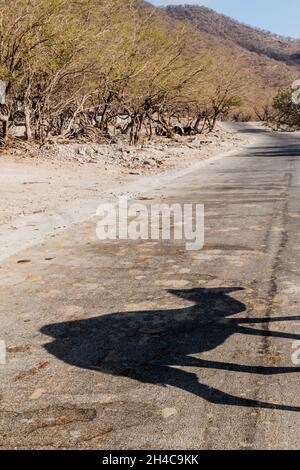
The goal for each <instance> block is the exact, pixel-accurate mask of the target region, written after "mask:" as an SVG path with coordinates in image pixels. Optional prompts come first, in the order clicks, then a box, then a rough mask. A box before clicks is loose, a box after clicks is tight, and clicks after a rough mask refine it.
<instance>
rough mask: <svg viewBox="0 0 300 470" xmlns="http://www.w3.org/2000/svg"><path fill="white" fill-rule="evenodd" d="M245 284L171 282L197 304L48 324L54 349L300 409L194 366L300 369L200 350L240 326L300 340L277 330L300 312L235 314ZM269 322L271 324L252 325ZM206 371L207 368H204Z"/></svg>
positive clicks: (84, 360)
mask: <svg viewBox="0 0 300 470" xmlns="http://www.w3.org/2000/svg"><path fill="white" fill-rule="evenodd" d="M239 290H243V289H241V288H217V289H212V288H211V289H190V290H170V291H169V292H170V293H171V294H174V295H176V296H179V297H180V298H184V299H188V300H190V301H192V302H194V303H195V305H193V306H191V307H186V308H180V309H174V310H157V311H137V312H124V313H122V312H119V313H112V314H107V315H101V316H98V317H93V318H88V319H83V320H78V321H70V322H63V323H57V324H52V325H47V326H44V327H43V328H42V329H41V331H42V333H44V334H45V335H48V336H50V337H52V338H54V339H53V341H52V342H50V343H48V344H46V345H45V348H46V350H47V351H48V352H49V353H50V354H52V355H54V356H55V357H57V358H58V359H59V360H61V361H64V362H65V363H67V364H71V365H74V366H76V367H80V368H85V369H90V370H95V371H101V372H103V373H107V374H110V375H114V376H120V377H131V378H132V379H134V380H137V381H140V382H143V383H151V384H156V385H162V386H172V387H176V388H179V389H183V390H185V391H186V392H189V393H192V394H194V395H196V396H198V397H201V398H202V399H204V400H207V401H208V402H210V403H215V404H218V405H231V406H243V407H256V408H257V407H258V408H265V409H277V410H286V411H300V408H299V407H296V406H292V405H288V404H273V403H267V402H263V401H259V400H255V399H250V398H249V399H248V398H243V397H238V396H234V395H231V394H228V393H225V392H222V391H220V390H218V389H216V388H213V387H210V386H209V384H204V383H201V382H200V381H199V379H198V375H199V374H197V375H196V374H195V373H193V372H190V371H188V370H186V369H185V368H186V367H190V368H200V369H201V368H202V369H213V370H223V371H230V372H237V373H247V374H262V375H271V374H287V373H297V372H298V373H299V372H300V367H269V366H267V367H265V366H259V365H257V366H252V365H242V364H236V363H230V362H219V361H213V360H206V359H201V358H198V357H193V355H199V354H200V353H203V352H206V351H213V350H214V349H215V348H217V347H218V346H220V345H221V344H223V343H224V342H225V341H226V340H228V339H229V338H230V337H231V336H232V335H234V334H241V335H245V341H246V336H248V335H254V336H265V337H266V336H267V337H274V338H286V339H288V340H298V339H300V335H295V334H289V333H285V332H282V333H281V332H278V331H271V330H270V329H269V325H270V323H271V322H274V321H276V322H280V321H284V322H285V321H291V320H293V321H294V320H300V317H287V318H286V317H280V318H268V319H263V318H262V319H260V318H236V319H235V318H232V317H233V316H234V315H236V314H238V313H241V312H244V311H245V310H246V306H245V304H243V303H242V302H240V301H238V300H236V299H234V298H233V297H231V296H230V294H231V293H232V292H234V291H239ZM251 324H253V325H259V324H266V325H267V326H266V328H265V329H258V328H255V327H254V328H253V327H251V326H249V325H251ZM200 377H201V374H200Z"/></svg>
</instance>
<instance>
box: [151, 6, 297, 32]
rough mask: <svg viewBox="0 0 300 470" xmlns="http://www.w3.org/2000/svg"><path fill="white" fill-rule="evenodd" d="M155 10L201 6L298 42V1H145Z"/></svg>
mask: <svg viewBox="0 0 300 470" xmlns="http://www.w3.org/2000/svg"><path fill="white" fill-rule="evenodd" d="M148 1H150V3H153V4H154V5H158V6H166V5H171V4H172V5H180V4H184V3H187V4H189V5H205V6H207V7H209V8H212V9H213V10H216V11H218V12H221V13H224V14H225V15H228V16H231V17H232V18H235V19H237V20H239V21H243V22H244V23H247V24H249V25H253V26H258V27H260V28H263V29H267V30H268V31H271V32H274V33H277V34H281V35H283V36H291V37H294V38H300V0H203V1H201V0H148Z"/></svg>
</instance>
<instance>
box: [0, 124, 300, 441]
mask: <svg viewBox="0 0 300 470" xmlns="http://www.w3.org/2000/svg"><path fill="white" fill-rule="evenodd" d="M237 128H238V127H237V126H233V129H237ZM239 130H240V131H242V132H246V133H249V135H253V136H256V140H255V144H253V145H252V146H250V147H249V148H247V149H245V150H244V151H242V152H238V153H236V154H232V155H230V156H226V157H222V158H213V159H210V160H207V161H206V162H205V164H204V165H203V167H202V169H198V170H197V171H191V172H190V173H187V174H186V175H184V176H182V177H180V178H177V179H175V180H173V181H171V182H169V184H167V185H163V187H159V185H158V187H157V188H156V189H155V190H153V191H151V192H150V193H149V194H148V195H147V197H143V201H141V202H143V203H144V204H147V205H148V204H151V203H152V202H153V203H154V202H155V203H157V202H164V203H174V202H179V203H181V204H182V203H203V204H204V205H205V246H204V249H203V250H201V251H187V250H186V249H185V243H183V242H181V241H176V242H174V241H164V242H162V241H160V242H158V241H112V242H110V241H105V242H101V241H99V240H97V238H96V234H95V223H96V219H95V220H92V221H89V222H86V223H83V224H80V225H76V226H73V227H72V228H70V229H68V230H66V231H64V232H62V233H60V234H58V235H57V236H56V237H50V239H48V240H45V241H44V243H42V244H40V245H37V246H33V247H31V248H29V249H27V250H25V251H23V252H21V253H18V254H17V255H15V256H12V257H10V258H9V259H7V260H6V261H3V262H2V263H1V268H0V283H1V288H0V295H1V307H0V325H1V326H0V328H1V333H0V340H2V341H5V344H6V348H7V355H6V364H3V365H0V374H1V384H0V387H1V390H0V392H1V395H0V446H2V448H19V449H20V448H45V449H60V448H62V449H67V448H72V449H297V448H299V443H300V397H299V372H300V353H299V354H298V350H300V311H299V305H300V251H299V245H300V202H299V200H300V137H299V135H297V134H285V133H283V134H275V133H272V132H267V131H264V130H262V129H259V128H255V127H251V126H240V127H239ZM2 346H3V343H2Z"/></svg>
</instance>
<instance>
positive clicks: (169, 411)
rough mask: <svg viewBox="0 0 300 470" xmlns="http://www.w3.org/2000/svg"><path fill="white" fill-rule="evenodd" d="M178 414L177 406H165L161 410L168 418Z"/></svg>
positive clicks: (164, 416)
mask: <svg viewBox="0 0 300 470" xmlns="http://www.w3.org/2000/svg"><path fill="white" fill-rule="evenodd" d="M177 414H178V412H177V410H176V409H175V408H164V409H163V410H161V415H162V417H163V418H164V419H168V418H170V417H171V416H175V415H177Z"/></svg>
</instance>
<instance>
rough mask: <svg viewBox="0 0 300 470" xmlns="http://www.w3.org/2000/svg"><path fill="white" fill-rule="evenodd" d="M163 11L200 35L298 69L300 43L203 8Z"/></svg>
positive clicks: (188, 7) (173, 8)
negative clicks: (235, 45)
mask: <svg viewBox="0 0 300 470" xmlns="http://www.w3.org/2000/svg"><path fill="white" fill-rule="evenodd" d="M165 11H166V13H167V14H168V15H169V16H170V17H171V18H173V19H177V20H181V21H182V20H183V21H188V22H189V23H190V24H192V25H193V26H194V27H195V28H196V29H198V30H199V31H201V32H206V33H209V34H211V35H213V36H217V37H218V38H220V39H224V40H228V41H232V42H233V43H235V44H237V45H239V46H240V47H242V48H244V49H246V50H248V51H249V52H254V53H257V54H260V55H263V56H266V57H268V58H271V59H274V60H276V61H281V62H284V63H286V64H288V65H296V66H300V40H296V39H294V40H293V39H288V38H284V37H281V36H276V35H274V34H271V33H268V32H266V31H263V30H260V29H257V28H253V27H251V26H248V25H245V24H243V23H240V22H238V21H236V20H234V19H232V18H230V17H228V16H225V15H222V14H219V13H217V12H215V11H213V10H211V9H209V8H206V7H202V6H189V5H185V6H169V7H167V8H166V9H165Z"/></svg>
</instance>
